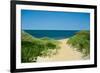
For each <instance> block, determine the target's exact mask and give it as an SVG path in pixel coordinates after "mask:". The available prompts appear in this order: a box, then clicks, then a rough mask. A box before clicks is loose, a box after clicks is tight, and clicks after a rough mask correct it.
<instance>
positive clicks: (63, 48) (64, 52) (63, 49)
mask: <svg viewBox="0 0 100 73" xmlns="http://www.w3.org/2000/svg"><path fill="white" fill-rule="evenodd" d="M58 41H60V44H59V46H60V49H58V52H57V54H55V55H53V56H51V57H38V59H37V62H47V61H48V62H50V61H71V60H72V61H73V60H82V53H80V52H78V51H76V50H75V49H74V48H72V47H71V46H69V44H67V43H66V42H67V41H68V39H61V40H58Z"/></svg>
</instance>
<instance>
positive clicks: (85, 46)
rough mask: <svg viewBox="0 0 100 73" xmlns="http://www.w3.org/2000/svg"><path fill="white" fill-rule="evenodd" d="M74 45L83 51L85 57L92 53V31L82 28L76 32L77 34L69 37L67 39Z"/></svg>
mask: <svg viewBox="0 0 100 73" xmlns="http://www.w3.org/2000/svg"><path fill="white" fill-rule="evenodd" d="M67 43H68V44H70V45H71V46H72V47H74V48H76V50H78V51H79V52H81V53H83V57H86V56H89V54H90V32H89V31H86V30H82V31H79V32H77V33H76V35H74V36H72V37H71V38H69V40H68V41H67Z"/></svg>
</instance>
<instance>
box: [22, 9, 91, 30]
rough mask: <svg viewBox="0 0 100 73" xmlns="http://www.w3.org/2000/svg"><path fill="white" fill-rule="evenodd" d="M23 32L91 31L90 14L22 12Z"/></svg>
mask: <svg viewBox="0 0 100 73" xmlns="http://www.w3.org/2000/svg"><path fill="white" fill-rule="evenodd" d="M21 24H22V29H23V30H89V29H90V14H89V13H79V12H56V11H39V10H21Z"/></svg>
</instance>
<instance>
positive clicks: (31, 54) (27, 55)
mask: <svg viewBox="0 0 100 73" xmlns="http://www.w3.org/2000/svg"><path fill="white" fill-rule="evenodd" d="M58 44H59V42H58V41H56V40H54V39H51V38H47V37H44V38H36V37H33V36H31V35H30V34H28V33H26V32H24V31H22V35H21V62H22V63H26V62H36V61H37V57H39V56H50V55H53V54H55V53H56V52H53V50H57V49H59V46H58Z"/></svg>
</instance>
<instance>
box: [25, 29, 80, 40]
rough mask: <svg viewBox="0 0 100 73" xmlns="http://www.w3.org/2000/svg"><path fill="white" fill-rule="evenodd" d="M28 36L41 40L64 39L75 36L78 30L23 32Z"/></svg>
mask: <svg viewBox="0 0 100 73" xmlns="http://www.w3.org/2000/svg"><path fill="white" fill-rule="evenodd" d="M24 31H25V32H27V33H29V34H30V35H32V36H34V37H37V38H42V37H49V38H53V39H64V38H69V37H71V36H73V35H75V34H76V33H77V32H79V30H24Z"/></svg>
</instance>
